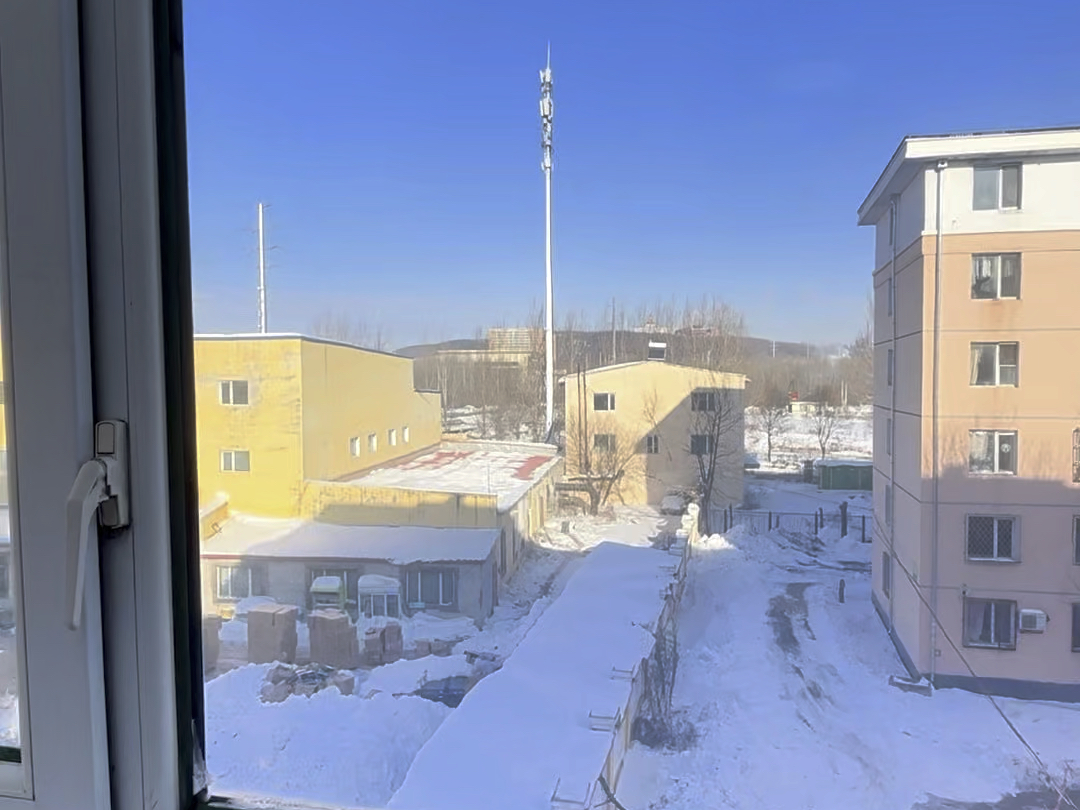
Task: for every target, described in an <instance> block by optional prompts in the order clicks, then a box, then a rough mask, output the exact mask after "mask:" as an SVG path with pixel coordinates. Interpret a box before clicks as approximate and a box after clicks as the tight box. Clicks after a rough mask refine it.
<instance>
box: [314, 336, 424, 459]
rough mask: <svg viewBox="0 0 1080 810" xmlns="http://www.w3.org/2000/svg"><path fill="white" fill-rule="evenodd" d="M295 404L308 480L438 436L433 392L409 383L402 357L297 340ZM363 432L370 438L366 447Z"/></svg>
mask: <svg viewBox="0 0 1080 810" xmlns="http://www.w3.org/2000/svg"><path fill="white" fill-rule="evenodd" d="M303 402H304V421H303V425H304V477H305V478H308V479H318V480H333V479H335V478H340V477H343V476H346V475H350V474H353V473H356V472H358V471H360V470H363V469H367V468H370V467H374V466H377V465H379V464H385V463H387V462H390V461H393V460H394V459H398V458H401V457H403V456H408V455H411V454H414V453H416V452H419V451H421V450H424V449H426V448H429V447H432V446H434V445H436V444H438V443H439V440H440V438H441V436H442V405H441V401H440V398H439V395H438V394H426V393H420V392H417V391H415V390H414V389H413V362H412V360H410V359H408V358H405V357H397V356H396V355H390V354H383V353H381V352H369V351H364V350H361V349H356V348H353V347H349V346H341V345H336V344H332V343H321V342H315V341H304V343H303ZM405 428H408V434H409V436H408V441H406V440H405ZM391 430H394V431H395V432H396V441H397V444H396V445H391V443H390V437H389V432H390V431H391ZM370 434H374V435H375V437H376V441H377V449H376V450H375V451H374V452H372V451H371V450H370V449H369V446H368V436H369V435H370ZM352 437H358V438H359V439H360V455H359V456H353V455H352V453H351V452H350V448H349V439H350V438H352Z"/></svg>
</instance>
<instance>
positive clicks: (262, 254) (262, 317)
mask: <svg viewBox="0 0 1080 810" xmlns="http://www.w3.org/2000/svg"><path fill="white" fill-rule="evenodd" d="M259 333H260V334H265V333H266V239H265V232H264V231H263V204H262V203H259Z"/></svg>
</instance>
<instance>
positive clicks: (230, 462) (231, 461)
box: [220, 449, 251, 473]
mask: <svg viewBox="0 0 1080 810" xmlns="http://www.w3.org/2000/svg"><path fill="white" fill-rule="evenodd" d="M238 453H243V454H244V456H245V457H246V459H247V469H246V470H239V469H237V468H236V456H237V454H238ZM220 470H221V472H229V473H249V472H251V451H250V450H243V449H230V450H222V451H221V464H220Z"/></svg>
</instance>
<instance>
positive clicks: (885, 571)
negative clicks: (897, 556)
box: [881, 551, 892, 596]
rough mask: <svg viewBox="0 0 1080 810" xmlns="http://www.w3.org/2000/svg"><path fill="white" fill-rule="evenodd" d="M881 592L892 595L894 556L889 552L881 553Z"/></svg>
mask: <svg viewBox="0 0 1080 810" xmlns="http://www.w3.org/2000/svg"><path fill="white" fill-rule="evenodd" d="M881 592H882V593H883V594H885V595H886V596H888V595H889V594H891V593H892V555H891V554H889V552H887V551H883V552H882V553H881Z"/></svg>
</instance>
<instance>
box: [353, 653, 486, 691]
mask: <svg viewBox="0 0 1080 810" xmlns="http://www.w3.org/2000/svg"><path fill="white" fill-rule="evenodd" d="M473 674H474V670H473V666H472V664H470V663H469V662H468V661H466V660H465V656H464V655H450V656H445V657H440V656H437V655H428V656H425V657H423V658H417V659H414V660H412V661H407V660H405V659H401V660H400V661H395V662H394V663H392V664H384V665H383V666H381V667H376V668H375V669H373V670H371V672H370V674H368V673H365V672H363V671H361V672H360V673H358V676H357V680H358V684H359V685H358V687H357V689H356V691H357V694H359V695H361V696H363V697H371V696H373V695H374V694H376V693H380V692H382V693H385V694H388V695H404V694H409V693H412V692H415V691H416V690H417V689H419V688H420V687H421V686H423V685H424V684H425V683H427V682H428V681H441V680H442V679H443V678H452V677H454V676H455V675H465V676H472V675H473Z"/></svg>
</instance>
